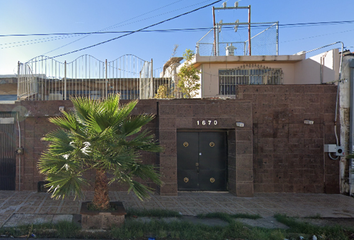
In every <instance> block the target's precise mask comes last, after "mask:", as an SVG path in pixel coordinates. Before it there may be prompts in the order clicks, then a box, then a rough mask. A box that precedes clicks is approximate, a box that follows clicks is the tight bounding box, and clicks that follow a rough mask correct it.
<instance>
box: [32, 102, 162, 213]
mask: <svg viewBox="0 0 354 240" xmlns="http://www.w3.org/2000/svg"><path fill="white" fill-rule="evenodd" d="M71 101H72V103H73V105H74V108H75V111H74V112H71V113H68V112H65V111H64V112H63V114H64V116H63V117H54V118H50V119H49V121H50V122H51V123H54V124H55V125H57V126H58V127H59V129H57V130H55V131H53V132H50V133H48V134H46V136H45V137H44V140H45V141H48V142H49V147H48V149H47V150H46V151H45V152H43V153H42V156H41V158H40V160H39V163H38V167H39V170H40V172H41V173H43V174H45V175H46V180H47V181H48V182H49V183H48V184H47V187H50V189H49V192H51V193H52V197H54V198H64V197H65V196H67V195H68V194H74V195H75V197H80V196H82V195H83V192H82V191H83V188H84V187H85V185H87V184H89V181H88V180H87V179H85V177H84V173H85V172H87V171H89V170H93V171H95V174H96V175H95V183H94V198H93V205H94V207H95V208H96V209H108V208H109V197H108V185H109V184H110V183H113V182H115V181H117V182H120V183H125V184H128V185H129V191H131V190H132V191H133V192H134V193H135V194H136V195H137V196H138V197H139V198H140V199H143V198H144V197H148V196H149V194H148V192H149V191H151V190H152V189H151V188H149V187H147V186H145V185H143V184H141V183H139V182H138V181H137V179H136V177H138V178H141V179H143V180H148V179H150V180H152V181H153V182H154V183H156V184H158V185H161V183H162V182H161V180H160V177H159V175H158V174H157V172H156V171H155V170H156V169H155V168H154V167H153V166H152V165H145V164H143V163H142V161H141V160H140V151H148V152H160V151H161V150H162V148H161V147H160V146H159V145H158V144H157V142H156V141H155V140H154V139H153V135H152V134H151V133H149V132H148V131H146V130H145V131H142V127H143V126H144V125H145V124H147V123H148V122H150V121H151V120H152V119H153V118H154V116H152V115H137V116H132V115H131V112H132V110H133V109H134V107H135V106H136V104H137V101H132V102H129V103H128V104H126V105H123V106H120V105H119V95H112V96H110V97H108V99H106V100H102V101H101V100H93V99H88V98H74V99H71ZM107 173H109V177H108V175H107Z"/></svg>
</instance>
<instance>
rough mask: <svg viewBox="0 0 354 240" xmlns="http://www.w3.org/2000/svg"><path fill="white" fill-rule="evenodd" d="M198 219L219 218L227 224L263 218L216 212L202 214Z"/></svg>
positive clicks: (256, 215) (254, 215)
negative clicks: (239, 220) (242, 219)
mask: <svg viewBox="0 0 354 240" xmlns="http://www.w3.org/2000/svg"><path fill="white" fill-rule="evenodd" d="M197 217H198V218H202V219H203V218H204V219H205V218H219V219H221V220H223V221H225V222H228V223H230V224H231V223H233V222H234V219H235V218H248V219H258V218H262V217H261V216H260V215H258V214H246V213H238V214H228V213H222V212H215V213H206V214H205V213H201V214H198V215H197Z"/></svg>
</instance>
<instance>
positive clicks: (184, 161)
mask: <svg viewBox="0 0 354 240" xmlns="http://www.w3.org/2000/svg"><path fill="white" fill-rule="evenodd" d="M226 143H227V136H226V132H221V131H220V132H178V133H177V179H178V190H194V191H223V190H226V189H227V144H226Z"/></svg>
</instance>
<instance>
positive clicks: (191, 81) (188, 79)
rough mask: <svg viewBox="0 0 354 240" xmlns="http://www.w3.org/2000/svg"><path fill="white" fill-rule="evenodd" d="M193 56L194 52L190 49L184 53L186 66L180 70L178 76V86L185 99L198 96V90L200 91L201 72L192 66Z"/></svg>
mask: <svg viewBox="0 0 354 240" xmlns="http://www.w3.org/2000/svg"><path fill="white" fill-rule="evenodd" d="M193 56H194V52H193V51H192V50H190V49H186V51H185V52H184V53H183V58H184V60H185V62H184V65H183V66H182V67H181V68H180V69H179V72H178V74H177V75H178V77H179V80H178V84H177V86H178V88H179V90H180V91H181V92H182V94H183V97H185V98H193V97H195V96H197V94H198V90H199V89H200V83H199V80H200V77H199V73H200V71H199V70H198V69H196V68H195V67H194V66H193V64H191V60H192V58H193Z"/></svg>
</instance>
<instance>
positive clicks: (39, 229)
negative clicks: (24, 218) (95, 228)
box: [0, 221, 79, 238]
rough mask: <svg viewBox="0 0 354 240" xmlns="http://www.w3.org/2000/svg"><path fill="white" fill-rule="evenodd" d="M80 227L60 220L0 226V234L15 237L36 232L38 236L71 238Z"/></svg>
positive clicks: (27, 235)
mask: <svg viewBox="0 0 354 240" xmlns="http://www.w3.org/2000/svg"><path fill="white" fill-rule="evenodd" d="M78 230H79V227H78V226H76V225H75V224H73V223H71V222H66V221H62V222H58V223H56V224H52V223H43V224H32V225H23V226H18V227H12V228H0V235H6V236H14V237H29V236H31V234H35V235H36V236H37V237H57V238H70V237H72V236H75V235H76V233H77V231H78Z"/></svg>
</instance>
